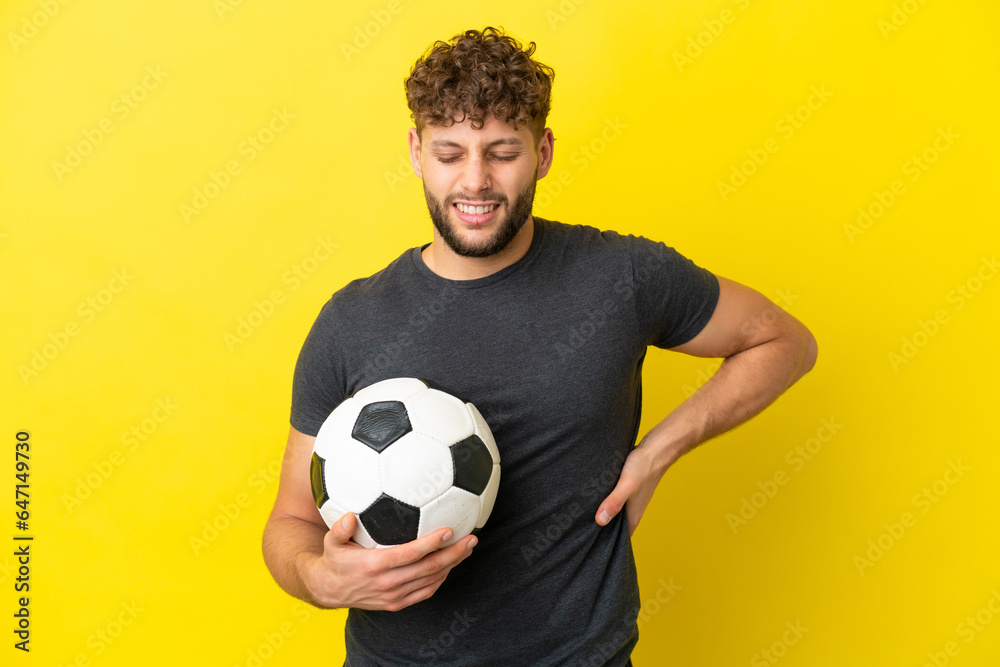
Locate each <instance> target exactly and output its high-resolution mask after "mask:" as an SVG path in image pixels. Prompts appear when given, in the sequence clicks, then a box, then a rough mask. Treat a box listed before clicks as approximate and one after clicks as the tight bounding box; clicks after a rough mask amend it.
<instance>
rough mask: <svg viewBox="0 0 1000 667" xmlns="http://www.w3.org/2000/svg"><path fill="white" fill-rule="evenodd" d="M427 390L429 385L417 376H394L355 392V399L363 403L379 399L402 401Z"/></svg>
mask: <svg viewBox="0 0 1000 667" xmlns="http://www.w3.org/2000/svg"><path fill="white" fill-rule="evenodd" d="M422 391H427V385H425V384H424V383H423V382H421V381H420V380H417V379H416V378H392V379H390V380H382V381H381V382H376V383H375V384H372V385H369V386H367V387H365V388H364V389H362V390H360V391H358V393H356V394H354V400H356V401H358V402H359V403H361V404H362V405H365V404H368V403H377V402H379V401H402V400H405V399H406V398H408V397H410V396H413V395H414V394H418V393H420V392H422Z"/></svg>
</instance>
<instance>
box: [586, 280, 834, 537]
mask: <svg viewBox="0 0 1000 667" xmlns="http://www.w3.org/2000/svg"><path fill="white" fill-rule="evenodd" d="M671 349H672V350H674V351H677V352H683V353H685V354H690V355H693V356H697V357H716V358H718V357H725V360H724V361H723V362H722V365H721V366H720V368H719V370H718V371H717V372H716V373H715V375H713V376H712V377H711V379H709V381H708V382H706V383H705V384H704V385H703V386H702V387H701V388H700V389H698V391H696V392H695V393H693V394H691V396H689V397H688V398H687V400H685V401H684V402H683V403H681V404H680V405H678V406H677V407H676V408H675V409H674V410H673V411H672V412H671V413H670V414H668V415H667V416H666V418H664V419H663V421H661V422H660V423H659V424H657V425H656V426H654V427H653V428H652V429H651V430H650V431H649V432H648V433H647V434H646V435H645V437H643V439H642V440H641V441H640V442H639V444H638V445H636V446H635V447H634V448H633V449H632V451H631V453H629V455H628V458H626V459H625V465H624V467H623V469H622V473H621V477H620V478H619V479H618V484H617V485H616V486H615V488H614V489H613V490H612V491H611V494H610V495H609V496H608V497H607V498H605V499H604V502H602V503H601V505H600V507H598V508H597V515H596V520H597V523H599V524H600V525H602V526H603V525H607V523H608V522H609V521H610V520H611V519H612V518H613V517H614V516H615V515H616V514H618V512H620V511H621V509H622V507H623V506H624V507H625V512H626V515H627V517H628V523H629V532H630V533H634V532H635V529H636V527H637V526H638V525H639V520H640V519H641V518H642V514H643V512H644V511H645V510H646V506H647V505H649V501H650V500H651V499H652V497H653V491H655V490H656V485H657V484H658V483H659V481H660V478H661V477H663V474H664V473H665V472H666V471H667V469H668V468H669V467H670V466H671V465H673V463H674V461H676V460H677V459H678V458H680V457H681V456H682V455H683V454H684V453H685V452H688V451H690V450H691V449H694V448H695V447H696V446H698V445H699V444H701V443H703V442H705V441H706V440H709V439H711V438H713V437H715V436H717V435H721V434H722V433H725V432H726V431H728V430H730V429H732V428H735V427H736V426H739V425H740V424H742V423H743V422H745V421H747V420H748V419H750V418H751V417H753V416H754V415H756V414H757V413H759V412H760V411H762V410H763V409H764V408H766V407H767V406H768V405H770V404H771V402H772V401H774V400H775V399H776V398H778V396H780V395H781V394H782V393H784V391H785V390H786V389H788V388H789V387H791V386H792V385H793V384H795V382H796V381H797V380H798V379H799V378H800V377H802V376H803V375H805V374H806V373H807V372H809V370H810V369H811V368H812V367H813V364H815V362H816V352H817V348H816V339H815V338H813V336H812V334H811V333H810V332H809V330H808V329H807V328H806V327H805V325H803V324H802V323H801V322H799V321H798V320H797V319H795V318H794V317H792V316H791V315H789V314H788V313H787V312H785V311H784V310H782V309H781V308H780V307H778V306H777V305H776V304H774V303H772V302H771V301H770V300H769V299H768V298H767V297H765V296H764V295H762V294H760V293H759V292H757V291H755V290H753V289H751V288H749V287H746V286H745V285H741V284H739V283H737V282H734V281H732V280H728V279H726V278H722V277H719V301H718V303H717V304H716V307H715V311H714V313H713V314H712V317H711V318H710V319H709V321H708V324H706V325H705V327H704V328H703V329H702V330H701V331H700V332H699V333H698V334H697V335H696V336H695V337H694V338H692V339H691V340H689V341H688V342H686V343H684V344H683V345H678V346H677V347H674V348H671Z"/></svg>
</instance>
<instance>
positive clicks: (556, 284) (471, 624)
mask: <svg viewBox="0 0 1000 667" xmlns="http://www.w3.org/2000/svg"><path fill="white" fill-rule="evenodd" d="M533 52H534V43H531V44H530V45H529V47H528V48H527V49H523V48H522V46H521V45H520V44H519V43H518V42H517V41H515V40H513V39H512V38H510V37H509V36H506V35H503V34H502V33H501V32H499V31H496V30H494V29H493V28H487V29H485V30H484V31H483V32H478V31H467V32H466V33H464V34H462V35H457V36H456V37H455V38H453V39H452V40H451V42H450V43H445V42H437V43H436V44H435V45H434V46H433V47H432V49H431V50H430V51H429V53H427V54H426V55H425V56H424V57H422V58H421V59H419V60H418V61H417V63H416V64H415V66H414V68H413V70H412V72H411V74H410V77H409V78H408V79H407V81H406V89H407V99H408V103H409V106H410V109H411V111H412V112H413V119H414V122H415V127H414V128H413V129H411V130H410V132H409V146H410V157H411V161H412V163H413V168H414V170H415V172H416V174H417V175H418V176H419V177H420V178H421V179H422V180H423V185H424V193H425V196H426V199H427V206H428V209H429V211H430V215H431V219H432V221H433V223H434V237H433V241H432V242H431V243H430V244H429V245H426V246H424V247H422V248H413V249H411V250H409V251H407V252H405V253H403V254H402V255H401V256H400V257H399V258H398V259H397V260H395V261H394V262H392V263H391V264H390V265H389V266H388V267H386V268H385V269H383V270H382V271H380V272H379V273H377V274H375V275H374V276H371V277H369V278H366V279H362V280H356V281H354V282H352V283H350V284H349V285H347V286H346V287H344V288H343V289H341V290H340V291H338V292H337V293H336V294H334V296H333V297H332V298H331V299H330V301H329V302H328V303H327V304H326V305H325V306H324V308H323V310H322V312H321V313H320V315H319V318H318V319H317V320H316V323H315V324H314V325H313V328H312V330H311V331H310V333H309V336H308V337H307V339H306V342H305V344H304V345H303V348H302V352H301V354H300V356H299V361H298V363H297V365H296V371H295V381H294V391H293V400H292V418H291V422H292V428H291V432H290V435H289V439H288V446H287V450H286V454H285V459H284V464H283V467H282V474H281V482H280V487H279V491H278V497H277V500H276V502H275V507H274V511H273V513H272V514H271V517H270V519H269V521H268V524H267V527H266V528H265V533H264V556H265V560H266V562H267V564H268V567H269V568H270V570H271V572H272V574H273V576H274V578H275V580H276V581H277V582H278V583H279V584H280V585H281V586H282V588H284V589H285V590H286V591H287V592H289V593H290V594H291V595H294V596H296V597H298V598H301V599H303V600H306V601H308V602H310V603H312V604H314V605H316V606H319V607H324V608H343V607H349V608H350V612H349V615H348V622H347V627H346V632H345V634H346V643H347V663H346V664H348V665H383V664H384V665H410V664H415V663H422V662H423V663H427V662H429V663H432V664H436V665H504V666H509V665H552V664H587V665H590V664H594V665H605V664H606V665H626V664H630V661H629V655H630V654H631V651H632V649H633V647H634V646H635V643H636V641H637V639H638V631H637V628H636V617H637V614H638V610H639V607H640V601H639V596H638V585H637V578H636V572H635V564H634V560H633V557H632V550H631V542H630V535H631V534H632V532H634V531H635V529H636V527H637V526H638V524H639V521H640V519H641V518H642V515H643V512H644V510H645V508H646V506H647V505H648V504H649V502H650V499H651V498H652V495H653V491H654V490H655V488H656V486H657V483H658V482H659V480H660V478H661V477H662V476H663V474H664V472H665V471H666V470H667V468H669V467H670V465H671V464H672V463H673V462H674V461H676V460H677V458H678V457H680V456H681V455H682V454H683V453H685V452H686V451H689V450H690V449H692V448H693V447H695V446H696V445H698V444H699V443H701V442H704V441H705V440H707V439H709V438H711V437H713V436H716V435H718V434H720V433H723V432H724V431H726V430H728V429H730V428H733V427H734V426H736V425H738V424H740V423H742V422H743V421H745V420H747V419H749V418H750V417H752V416H753V415H755V414H757V413H758V412H759V411H760V410H762V409H763V408H764V407H766V406H767V405H768V404H769V403H770V402H771V401H773V400H774V399H775V398H776V397H777V396H779V395H780V394H781V393H782V392H783V391H785V390H786V389H787V388H788V387H790V386H791V385H792V384H793V383H794V382H795V381H796V380H798V379H799V378H800V377H801V376H802V375H803V374H804V373H806V372H807V371H808V370H809V369H810V368H811V367H812V365H813V363H814V360H815V357H816V343H815V341H814V340H813V337H812V336H811V335H810V333H809V332H808V330H807V329H806V328H805V327H804V326H803V325H802V324H801V323H799V322H798V321H797V320H795V319H794V318H793V317H791V316H790V315H788V314H787V313H785V312H784V311H783V310H781V309H780V308H778V307H777V306H776V305H774V304H772V303H771V302H770V301H768V300H767V299H766V298H764V297H763V296H761V295H760V294H759V293H757V292H755V291H753V290H751V289H750V288H747V287H744V286H742V285H740V284H738V283H736V282H733V281H731V280H727V279H725V278H719V277H716V276H714V275H713V274H711V273H709V272H708V271H706V270H704V269H702V268H700V267H698V266H696V265H694V264H693V263H692V262H691V261H689V260H687V259H685V258H684V257H682V256H680V255H679V254H678V253H676V252H675V251H673V250H672V249H670V248H668V247H666V246H665V245H663V244H662V243H655V242H653V241H649V240H647V239H643V238H641V237H633V236H621V235H619V234H617V233H615V232H601V231H599V230H597V229H595V228H593V227H586V226H575V225H565V224H561V223H556V222H552V221H548V220H542V219H540V218H536V217H534V216H532V215H531V204H532V200H533V197H534V191H535V182H536V181H537V180H538V179H540V178H543V177H544V176H545V175H546V174H547V173H548V171H549V169H550V168H551V166H552V160H553V154H554V139H553V136H552V131H551V130H550V129H548V128H546V127H545V119H546V116H547V114H548V111H549V95H550V91H551V83H552V78H553V76H554V72H553V71H552V70H551V69H550V68H548V67H546V66H545V65H542V64H541V63H538V62H536V61H534V60H533V59H532V58H531V56H532V54H533ZM648 345H656V346H658V347H663V348H667V349H673V350H677V351H679V352H683V353H686V354H692V355H696V356H702V357H726V360H725V361H724V362H723V364H722V366H721V368H720V369H719V371H718V372H717V373H716V374H715V376H714V377H713V378H712V379H711V380H710V381H709V382H707V383H706V384H705V385H704V387H702V388H701V389H700V390H699V391H698V392H696V393H695V394H693V395H692V396H691V397H690V398H689V399H688V400H686V401H685V402H684V403H682V404H681V405H680V406H678V407H677V408H676V409H675V410H674V411H673V412H671V413H670V414H668V415H667V416H666V417H665V418H664V419H663V420H662V421H661V422H660V423H659V424H657V426H655V427H654V428H653V429H652V430H651V431H650V432H649V433H647V434H646V435H645V437H643V438H642V441H641V442H640V443H639V444H638V445H637V446H634V447H633V445H634V443H635V441H636V437H637V430H638V427H639V410H640V404H641V393H640V374H641V368H642V361H643V359H644V356H645V351H646V348H647V346H648ZM390 377H421V378H426V379H429V380H433V381H435V382H437V383H439V384H440V385H442V386H445V387H448V388H450V389H452V390H454V391H455V392H456V393H457V394H458V395H460V396H463V397H464V398H465V399H466V400H469V401H471V402H473V403H474V404H475V405H476V406H477V407H479V408H480V410H481V411H482V412H483V414H484V416H485V417H486V420H487V422H488V423H489V424H490V426H491V428H492V430H493V432H494V436H495V438H496V441H497V444H498V447H499V448H500V454H501V460H502V466H503V476H502V479H501V483H500V489H499V493H498V495H497V500H496V505H495V506H494V510H493V513H492V515H491V517H490V520H489V522H488V523H487V524H486V526H485V527H484V528H483V530H482V531H481V532H480V534H479V535H478V536H468V537H465V538H462V539H460V540H459V541H458V542H456V543H455V544H454V545H451V546H448V547H446V548H440V547H441V545H442V544H443V543H444V542H447V541H448V540H449V539H450V538H451V531H450V530H449V529H441V530H439V531H436V532H435V533H432V534H431V535H427V536H425V537H422V538H420V539H418V540H415V541H413V542H410V543H408V544H404V545H400V546H398V547H393V548H389V549H378V550H367V549H364V548H361V547H360V546H358V545H357V544H355V543H353V542H351V541H350V536H351V535H352V533H353V531H354V528H355V526H356V522H357V518H356V517H355V516H354V515H353V514H348V515H346V516H345V517H344V518H343V519H342V520H341V521H338V522H337V523H336V524H335V525H334V526H333V528H332V529H330V530H327V528H326V525H325V524H324V522H323V520H322V519H321V517H320V515H319V512H318V510H317V509H316V506H315V505H314V503H313V499H312V496H311V493H310V486H309V458H310V454H311V451H312V444H313V442H314V440H315V435H316V433H317V432H318V430H319V426H320V425H321V424H322V422H323V420H324V419H325V417H326V416H327V415H328V414H329V412H330V411H331V410H332V409H333V408H334V407H335V406H336V405H337V404H338V403H340V401H342V400H343V399H344V398H346V397H347V396H348V395H350V394H351V393H353V392H354V391H357V390H358V389H360V388H362V387H365V386H367V385H369V384H372V383H374V382H377V381H379V380H383V379H386V378H390ZM609 472H610V473H611V474H608V473H609ZM609 480H610V481H609ZM623 509H624V512H623V511H622V510H623ZM477 545H478V546H477Z"/></svg>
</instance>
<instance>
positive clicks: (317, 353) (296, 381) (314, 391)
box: [290, 303, 346, 435]
mask: <svg viewBox="0 0 1000 667" xmlns="http://www.w3.org/2000/svg"><path fill="white" fill-rule="evenodd" d="M331 306H332V304H331V303H327V304H326V306H324V307H323V310H322V311H321V312H320V315H319V317H318V318H317V319H316V321H315V322H314V323H313V326H312V328H311V329H310V330H309V334H308V335H307V336H306V340H305V342H304V343H303V345H302V350H301V351H300V352H299V357H298V360H297V361H296V362H295V374H294V377H293V379H292V411H291V419H290V422H291V424H292V426H293V427H295V428H296V429H297V430H299V431H301V432H302V433H305V434H306V435H316V434H317V433H319V428H320V426H322V425H323V422H324V421H326V418H327V417H328V416H329V415H330V413H331V412H332V411H333V409H334V408H335V407H337V406H338V405H339V404H340V402H341V401H342V400H343V399H344V398H345V397H346V390H345V389H344V384H345V382H344V374H343V364H342V362H341V360H340V358H339V357H340V355H338V354H337V348H336V340H337V336H336V334H335V331H334V327H333V326H332V313H331V311H332V307H331Z"/></svg>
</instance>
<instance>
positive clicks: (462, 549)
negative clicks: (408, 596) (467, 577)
mask: <svg viewBox="0 0 1000 667" xmlns="http://www.w3.org/2000/svg"><path fill="white" fill-rule="evenodd" d="M477 542H478V540H477V538H476V537H475V536H472V535H469V536H467V537H463V538H462V539H460V540H459V541H458V542H456V543H455V544H452V545H451V546H449V547H446V548H444V549H439V550H438V551H436V552H435V553H432V554H428V555H427V556H425V557H424V558H422V559H421V560H419V561H417V562H415V563H409V564H407V565H403V566H400V567H397V568H395V569H394V570H392V575H391V576H392V579H391V580H390V581H391V586H392V587H393V588H396V587H398V586H406V585H409V584H410V582H414V581H420V580H421V579H426V578H427V577H435V576H440V574H441V573H442V572H443V573H445V574H447V573H448V572H449V571H450V570H451V568H453V567H455V566H456V565H458V564H459V563H461V562H462V561H463V560H465V559H466V558H468V557H469V555H470V554H471V553H472V548H473V547H474V546H475V545H476V543H477Z"/></svg>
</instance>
